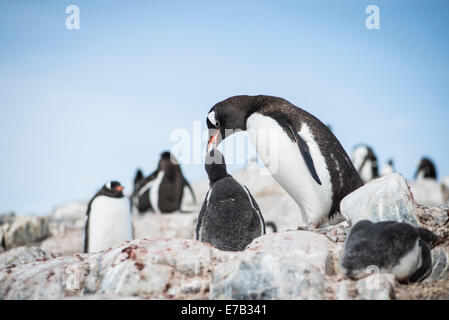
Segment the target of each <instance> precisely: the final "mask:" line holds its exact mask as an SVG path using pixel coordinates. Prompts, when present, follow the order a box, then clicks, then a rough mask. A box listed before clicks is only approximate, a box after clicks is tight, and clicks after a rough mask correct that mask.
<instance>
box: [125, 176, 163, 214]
mask: <svg viewBox="0 0 449 320" xmlns="http://www.w3.org/2000/svg"><path fill="white" fill-rule="evenodd" d="M156 176H157V170H156V171H154V172H153V173H152V174H150V175H149V176H148V177H146V178H145V177H144V175H143V173H142V170H140V169H138V170H137V172H136V176H135V178H134V189H133V193H132V195H131V197H130V200H131V201H130V202H131V212H134V210H133V209H134V208H136V209H137V211H138V212H139V213H144V212H147V211H152V212H154V209H153V206H152V205H151V202H150V189H151V187H152V186H153V184H154V180H155V179H156Z"/></svg>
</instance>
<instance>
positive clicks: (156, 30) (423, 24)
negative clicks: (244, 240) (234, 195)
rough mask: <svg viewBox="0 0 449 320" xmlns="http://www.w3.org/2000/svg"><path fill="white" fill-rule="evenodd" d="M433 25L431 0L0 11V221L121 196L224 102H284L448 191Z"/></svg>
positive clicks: (443, 79)
mask: <svg viewBox="0 0 449 320" xmlns="http://www.w3.org/2000/svg"><path fill="white" fill-rule="evenodd" d="M71 4H75V5H77V6H79V9H80V29H79V30H68V29H66V27H65V20H66V17H67V14H66V13H65V9H66V7H67V6H68V5H71ZM371 4H374V5H377V6H378V7H379V9H380V30H367V29H366V28H365V19H366V17H367V15H366V14H365V8H366V7H367V6H368V5H371ZM448 16H449V2H448V1H445V0H441V1H436V0H432V1H410V0H406V1H405V0H404V1H400V0H395V1H391V0H389V1H380V0H379V1H378V0H371V1H355V0H353V1H348V0H345V1H343V0H341V1H337V0H333V1H330V0H329V1H319V2H318V1H312V0H310V1H168V0H165V1H75V0H72V1H1V2H0V128H1V132H2V134H1V135H0V150H1V157H0V181H1V183H0V212H2V211H7V210H15V211H16V212H17V213H45V212H48V211H50V210H52V208H53V207H54V206H56V205H58V204H61V203H64V202H66V201H70V200H74V199H89V198H90V197H91V196H92V194H93V193H94V192H95V191H96V189H97V188H98V187H100V186H101V185H102V184H103V183H104V181H106V180H110V179H117V180H120V181H122V182H123V183H124V184H125V185H126V186H127V187H128V189H129V188H130V182H131V179H132V177H133V175H134V171H135V168H136V167H138V166H139V167H142V168H143V169H144V170H145V172H150V171H152V170H153V169H154V168H155V166H156V162H157V160H158V157H159V154H160V153H161V152H162V151H163V150H166V149H170V148H171V147H172V146H173V145H174V142H173V141H170V133H171V132H172V130H173V129H176V128H185V129H186V130H190V131H191V130H192V121H195V120H196V121H201V123H202V124H203V126H204V123H205V118H206V115H207V112H208V111H209V109H210V108H211V107H212V106H213V105H214V104H215V103H216V102H218V101H221V100H223V99H225V98H227V97H230V96H233V95H237V94H250V95H253V94H268V95H276V96H281V97H284V98H286V99H287V100H289V101H290V102H292V103H293V104H295V105H297V106H300V107H303V108H304V109H306V110H307V111H309V112H311V113H312V114H314V115H315V116H317V117H318V118H319V119H321V120H322V121H323V122H325V123H329V124H331V126H332V128H333V130H334V133H335V134H336V136H337V137H338V138H339V140H340V141H341V143H342V144H343V146H344V147H345V149H346V150H347V151H348V152H349V151H350V150H351V149H352V147H353V146H354V145H355V144H357V143H360V142H365V143H368V144H370V145H372V146H373V147H374V150H375V152H376V154H377V156H378V158H379V160H380V163H381V164H384V163H385V162H386V161H387V159H388V158H390V157H391V158H394V160H395V163H396V167H397V169H398V170H399V171H400V172H401V173H403V174H404V176H405V177H406V178H411V177H412V175H413V173H414V170H415V168H416V165H417V161H418V160H419V158H420V157H421V156H423V155H429V156H431V157H432V158H433V159H434V160H435V162H436V165H437V169H438V172H439V174H440V176H448V175H449V161H448V158H449V148H448V147H449V146H448V139H449V124H448V122H449V88H448V87H449V41H448V39H449V19H448ZM236 168H237V167H235V168H234V167H232V168H231V170H233V169H236ZM183 169H184V172H185V175H186V176H187V177H188V179H190V180H191V181H192V182H194V181H197V180H200V179H204V178H205V177H206V175H205V172H204V170H203V165H202V164H191V165H184V166H183Z"/></svg>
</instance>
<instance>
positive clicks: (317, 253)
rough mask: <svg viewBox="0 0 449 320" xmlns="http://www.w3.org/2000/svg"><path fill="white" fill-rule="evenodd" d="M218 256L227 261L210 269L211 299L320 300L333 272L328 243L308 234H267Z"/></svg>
mask: <svg viewBox="0 0 449 320" xmlns="http://www.w3.org/2000/svg"><path fill="white" fill-rule="evenodd" d="M221 254H222V255H224V256H228V259H227V261H224V262H223V263H222V264H219V265H217V266H215V267H214V270H213V283H212V285H211V297H210V298H211V299H322V298H323V297H324V287H325V275H326V274H332V273H333V268H332V261H331V257H330V241H329V240H328V239H327V238H326V237H325V236H323V235H320V234H316V233H312V232H306V231H291V232H282V233H276V234H267V235H265V236H263V237H260V238H257V239H255V240H254V241H253V242H252V243H251V244H250V245H248V247H247V248H246V249H245V251H243V252H240V253H233V254H228V253H221ZM217 255H220V254H217Z"/></svg>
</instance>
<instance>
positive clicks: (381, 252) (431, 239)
mask: <svg viewBox="0 0 449 320" xmlns="http://www.w3.org/2000/svg"><path fill="white" fill-rule="evenodd" d="M437 240H438V237H437V236H436V235H434V234H433V233H432V232H430V231H429V230H427V229H423V228H415V227H413V226H412V225H409V224H407V223H401V222H396V221H382V222H377V223H373V222H371V221H368V220H362V221H359V222H358V223H356V224H355V225H354V227H353V228H352V229H351V232H350V234H349V236H348V238H347V239H346V243H345V248H344V253H343V257H342V259H341V260H340V269H341V271H342V273H343V274H345V275H347V276H349V277H352V278H361V277H363V276H365V275H367V271H368V269H369V270H372V269H373V267H375V268H377V270H379V271H380V272H388V273H393V274H394V275H395V277H396V279H397V280H398V281H401V282H416V281H421V280H423V279H424V278H425V277H426V276H427V275H428V274H429V273H430V271H431V268H432V257H431V253H430V248H431V247H432V246H433V244H434V243H436V241H437Z"/></svg>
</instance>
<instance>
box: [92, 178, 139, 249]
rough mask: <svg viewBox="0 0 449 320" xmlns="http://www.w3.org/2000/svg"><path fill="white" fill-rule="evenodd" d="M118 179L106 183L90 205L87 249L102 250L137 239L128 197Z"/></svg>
mask: <svg viewBox="0 0 449 320" xmlns="http://www.w3.org/2000/svg"><path fill="white" fill-rule="evenodd" d="M123 189H124V188H123V187H122V186H121V185H120V183H119V182H117V181H111V182H109V183H107V184H105V185H104V186H103V187H102V188H101V189H100V191H98V192H97V193H96V194H95V195H94V197H93V198H92V199H91V200H90V202H89V205H88V206H87V214H86V226H85V229H84V252H98V251H101V250H104V249H106V248H110V247H112V246H114V245H116V244H119V243H121V242H123V241H128V240H132V239H133V225H132V220H131V212H130V211H129V205H128V200H127V199H126V198H125V196H124V194H123Z"/></svg>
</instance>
